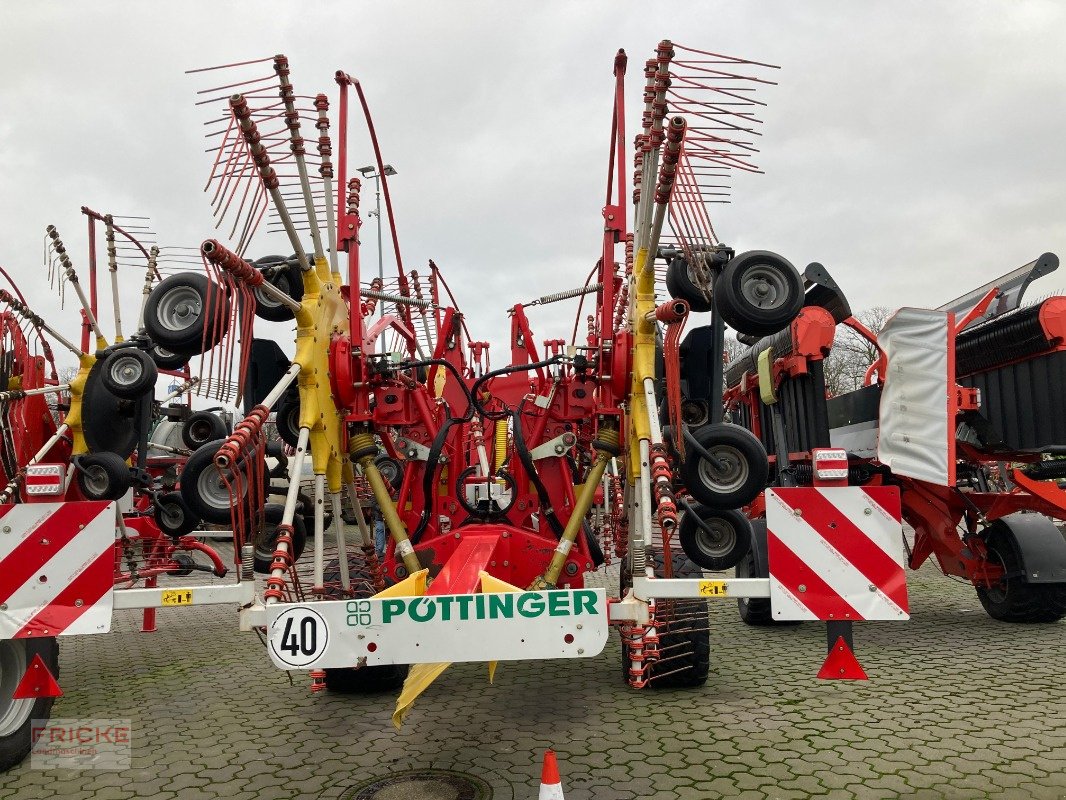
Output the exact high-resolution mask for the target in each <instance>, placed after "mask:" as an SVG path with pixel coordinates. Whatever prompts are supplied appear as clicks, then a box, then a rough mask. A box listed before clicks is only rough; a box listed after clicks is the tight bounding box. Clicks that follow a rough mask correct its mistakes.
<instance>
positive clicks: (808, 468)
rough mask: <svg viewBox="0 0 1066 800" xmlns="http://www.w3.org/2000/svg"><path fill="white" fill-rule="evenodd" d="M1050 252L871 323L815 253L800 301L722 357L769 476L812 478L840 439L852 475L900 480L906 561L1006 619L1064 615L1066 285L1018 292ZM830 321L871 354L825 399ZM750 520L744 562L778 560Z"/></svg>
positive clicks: (761, 572) (758, 605) (732, 397)
mask: <svg viewBox="0 0 1066 800" xmlns="http://www.w3.org/2000/svg"><path fill="white" fill-rule="evenodd" d="M1058 263H1059V262H1058V258H1057V257H1056V256H1055V255H1054V254H1052V253H1045V254H1043V255H1042V256H1041V257H1040V258H1038V259H1036V260H1034V261H1032V262H1030V263H1028V264H1026V265H1024V266H1022V267H1019V268H1018V269H1016V270H1013V271H1011V272H1008V273H1007V274H1005V275H1003V276H1002V277H1000V278H998V279H996V280H994V281H991V282H990V283H988V284H986V285H984V286H981V287H979V288H978V289H975V290H973V291H972V292H968V293H966V294H965V295H963V296H961V297H959V298H957V299H956V300H953V301H951V302H950V303H947V304H945V305H944V306H941V307H940V308H937V309H920V308H903V309H900V310H899V311H898V312H896V314H895V315H894V316H893V317H892V318H891V319H890V320H889V321H888V322H887V323H886V325H885V327H884V329H883V330H881V331H880V332H879V333H876V334H875V333H874V332H872V331H870V330H868V329H867V328H866V327H865V326H864V325H863V324H862V323H861V322H859V321H858V320H856V319H855V318H854V317H852V316H851V310H850V306H849V304H848V302H847V299H846V298H845V296H844V294H843V292H842V291H841V290H840V288H839V287H838V286H837V285H836V283H835V282H834V281H833V280H832V278H831V277H830V276H829V274H828V272H827V271H826V270H825V268H824V267H822V266H821V265H820V264H812V265H811V266H809V267H808V268H807V270H806V272H805V277H806V278H807V283H808V285H809V287H810V288H808V290H807V294H806V302H805V307H804V309H803V311H802V312H801V313H800V315H799V316H797V317H796V319H795V320H794V321H793V322H792V324H791V325H790V326H789V328H788V329H787V330H784V331H781V332H779V333H777V334H775V335H773V336H769V337H765V338H758V337H753V338H749V339H748V340H747V342H746V344H747V347H746V348H745V349H744V351H743V352H741V353H740V354H739V355H738V356H737V357H736V358H735V359H734V360H733V361H732V362H731V363H730V364H729V365H728V367H727V369H726V383H727V390H726V393H725V399H726V406H727V407H728V408H729V409H730V410H731V411H732V412H733V413H734V414H735V416H736V418H737V421H738V423H739V424H740V425H743V426H744V427H746V428H748V429H749V430H751V431H752V432H754V433H755V434H756V435H757V436H758V437H759V438H760V440H761V441H762V442H763V444H764V445H765V446H766V448H767V449H768V450H769V451H770V452H771V453H772V454H773V455H772V457H771V458H772V462H773V463H772V468H771V470H772V475H773V482H774V484H775V485H777V486H805V485H806V486H809V485H810V484H811V483H812V475H813V469H812V463H813V462H814V461H815V460H816V458H817V453H819V452H822V451H823V449H824V448H838V450H837V452H838V453H839V454H840V456H841V462H840V466H841V472H842V474H844V473H846V475H847V480H848V482H849V483H850V484H852V485H856V486H865V487H878V486H893V487H897V489H898V490H899V492H900V493H901V502H902V514H903V518H904V519H905V520H906V521H907V522H908V523H909V524H910V525H911V526H912V527H913V529H914V536H913V543H910V542H908V543H906V544H905V547H906V550H907V565H908V566H909V567H910V568H911V569H918V568H919V567H920V566H921V565H922V564H923V563H925V561H926V560H928V559H929V558H930V557H935V558H936V562H937V564H938V566H939V568H940V569H941V571H943V572H944V573H945V574H946V575H950V576H955V577H958V578H962V579H964V580H967V581H969V582H971V583H972V584H973V585H974V587H975V589H976V592H977V596H978V598H979V599H980V602H981V604H982V606H983V607H984V609H985V610H986V611H987V613H988V614H989V616H991V617H993V618H994V619H997V620H1001V621H1005V622H1023V623H1024V622H1057V621H1059V620H1061V619H1062V618H1063V617H1064V616H1066V539H1064V538H1063V535H1062V533H1061V532H1060V530H1059V529H1058V527H1057V526H1056V525H1055V524H1054V522H1053V520H1054V519H1057V520H1066V492H1064V491H1063V489H1062V488H1061V484H1060V483H1059V482H1060V481H1061V479H1062V478H1064V477H1066V466H1064V462H1063V461H1062V460H1061V456H1062V455H1063V453H1064V450H1063V442H1064V438H1063V435H1064V433H1066V431H1064V429H1063V422H1062V404H1061V402H1060V400H1059V397H1060V396H1061V385H1062V375H1063V373H1062V370H1063V363H1064V362H1063V350H1064V347H1066V345H1064V342H1066V328H1064V326H1063V319H1064V315H1066V298H1063V297H1061V296H1052V297H1047V298H1044V299H1042V300H1039V301H1036V302H1034V303H1032V304H1030V305H1028V306H1023V305H1022V298H1023V295H1024V293H1025V291H1026V288H1027V287H1028V286H1029V284H1030V283H1031V282H1032V281H1033V280H1035V279H1036V278H1039V277H1042V276H1044V275H1047V274H1049V273H1051V272H1053V271H1054V270H1055V269H1057V267H1058ZM838 326H843V327H845V328H847V329H850V330H851V331H854V335H857V336H859V337H861V338H862V339H863V340H865V341H867V342H869V343H870V344H871V345H872V346H873V348H874V349H875V351H876V354H877V356H876V358H875V359H874V361H873V363H872V364H870V366H869V369H868V370H867V372H866V376H865V381H864V383H865V386H864V387H863V388H860V389H858V390H856V391H853V392H848V393H844V394H841V395H839V396H836V397H831V398H827V393H826V382H825V372H824V362H825V359H826V358H827V357H828V356H829V354H830V352H831V348H832V346H833V342H834V338H835V334H836V330H837V328H838ZM761 512H762V508H761V507H754V508H752V509H749V513H750V514H751V515H752V516H754V517H758V516H759V515H760V513H761ZM756 530H757V532H758V535H757V537H756V539H755V540H754V542H753V547H752V548H751V550H750V551H749V553H748V554H747V555H746V556H745V558H744V559H743V560H742V562H741V564H740V565H738V568H737V574H738V575H744V576H752V577H758V576H763V577H765V576H766V575H767V574H768V573H770V572H771V571H772V570H771V567H772V564H771V563H769V562H772V553H771V552H770V551H772V549H773V548H772V542H771V546H768V542H767V534H766V526H765V525H764V524H761V525H757V526H756ZM768 554H769V555H770V559H769V561H768ZM740 612H741V617H742V619H743V620H744V621H745V622H747V623H749V624H753V625H766V624H772V623H773V622H774V621H776V619H777V618H778V616H779V614H780V613H781V612H780V610H779V609H776V608H772V607H771V605H770V604H769V603H767V602H766V601H745V600H741V601H740Z"/></svg>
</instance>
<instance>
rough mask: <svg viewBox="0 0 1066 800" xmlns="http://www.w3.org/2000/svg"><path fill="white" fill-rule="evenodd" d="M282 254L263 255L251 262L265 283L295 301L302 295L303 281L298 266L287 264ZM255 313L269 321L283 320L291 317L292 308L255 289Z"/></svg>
mask: <svg viewBox="0 0 1066 800" xmlns="http://www.w3.org/2000/svg"><path fill="white" fill-rule="evenodd" d="M287 261H288V259H286V258H285V257H284V256H263V257H262V258H257V259H256V260H255V261H254V262H252V263H253V264H254V265H255V266H256V267H257V268H258V269H259V270H260V271H261V272H262V273H263V277H264V278H266V281H267V283H270V284H272V285H274V286H276V287H277V288H278V289H281V291H283V292H285V294H287V295H288V296H289V297H291V298H292V299H293V300H295V301H296V302H300V300H302V299H303V296H304V281H303V276H302V275H301V274H300V268H299V267H294V266H290V265H288V264H287V263H286V262H287ZM255 315H256V316H257V317H259V318H260V319H265V320H268V321H270V322H285V321H287V320H290V319H292V318H293V317H294V316H295V314H293V312H292V309H291V308H289V307H288V306H287V305H285V304H284V303H279V302H278V301H277V300H274V299H272V298H270V297H268V296H267V295H266V294H265V293H264V292H263V291H262V289H256V290H255Z"/></svg>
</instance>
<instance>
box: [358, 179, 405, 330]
mask: <svg viewBox="0 0 1066 800" xmlns="http://www.w3.org/2000/svg"><path fill="white" fill-rule="evenodd" d="M359 172H361V173H363V177H364V178H373V179H374V195H375V207H374V214H375V215H376V216H377V218H378V281H379V282H380V283H381V291H384V290H385V262H384V255H383V253H382V251H381V175H382V172H383V173H384V174H385V175H395V174H396V169H395V167H393V166H392V164H385V165H384V166H383V167H382V172H378V170H377V167H375V166H374V165H370V166H368V167H360V168H359ZM378 315H379V316H382V317H383V316H385V302H384V301H379V302H378Z"/></svg>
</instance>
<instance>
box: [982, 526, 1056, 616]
mask: <svg viewBox="0 0 1066 800" xmlns="http://www.w3.org/2000/svg"><path fill="white" fill-rule="evenodd" d="M983 536H984V540H985V547H987V548H988V557H989V559H990V560H991V561H992V562H993V563H996V564H1001V565H1002V566H1003V570H1004V572H1005V573H1006V574H1005V577H1004V578H1003V579H1002V580H1001V581H1000V582H999V584H997V585H996V586H987V587H986V586H977V587H975V588H976V589H977V598H978V599H979V600H980V601H981V605H982V606H984V609H985V611H986V612H987V613H988V616H990V617H992V619H997V620H999V621H1001V622H1058V621H1059V620H1060V619H1062V618H1063V617H1066V585H1064V584H1061V583H1026V581H1025V577H1026V576H1025V572H1024V570H1023V569H1022V565H1021V560H1020V559H1019V557H1018V554H1017V553H1016V551H1015V549H1014V547H1013V545H1012V543H1011V541H1010V537H1011V533H1010V528H1009V527H1008V524H1007V522H1006V521H1005V520H1003V519H999V520H996V521H995V522H993V523H992V524H991V525H989V526H988V528H987V529H985V532H984V534H983Z"/></svg>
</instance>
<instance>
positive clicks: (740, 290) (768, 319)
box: [714, 250, 804, 336]
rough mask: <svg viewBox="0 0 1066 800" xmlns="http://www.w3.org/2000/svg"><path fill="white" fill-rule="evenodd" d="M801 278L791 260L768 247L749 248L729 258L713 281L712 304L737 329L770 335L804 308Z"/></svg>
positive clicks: (751, 333) (785, 325) (760, 334)
mask: <svg viewBox="0 0 1066 800" xmlns="http://www.w3.org/2000/svg"><path fill="white" fill-rule="evenodd" d="M803 297H804V295H803V278H802V277H801V276H800V274H799V272H798V271H797V270H796V268H795V267H794V266H792V264H791V263H789V261H788V260H787V259H785V258H783V257H782V256H779V255H777V253H771V252H770V251H768V250H749V251H748V252H746V253H741V254H739V255H736V256H734V257H733V258H731V259H730V260H729V263H727V264H726V265H725V268H724V269H723V270H722V274H721V275H719V276H718V279H717V280H716V281H715V282H714V305H715V308H716V309H717V310H718V313H719V314H721V315H722V319H723V320H725V321H726V323H728V324H729V326H730V327H731V328H733V329H734V330H736V331H737V332H739V333H747V334H750V335H752V336H769V335H770V334H772V333H777V332H778V331H779V330H782V329H784V328H786V327H788V325H789V323H790V322H792V320H793V319H795V318H796V315H797V314H799V312H800V310H801V309H802V308H803Z"/></svg>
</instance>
